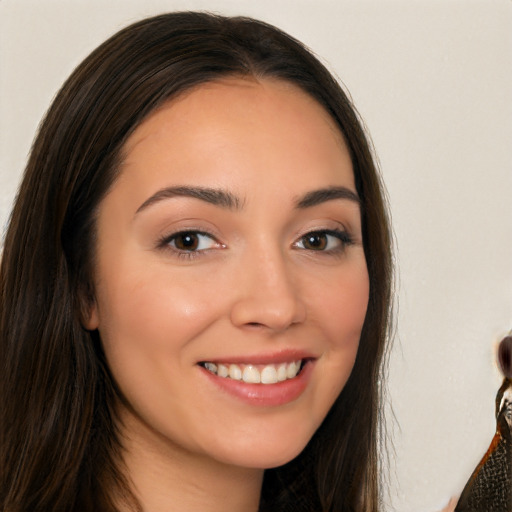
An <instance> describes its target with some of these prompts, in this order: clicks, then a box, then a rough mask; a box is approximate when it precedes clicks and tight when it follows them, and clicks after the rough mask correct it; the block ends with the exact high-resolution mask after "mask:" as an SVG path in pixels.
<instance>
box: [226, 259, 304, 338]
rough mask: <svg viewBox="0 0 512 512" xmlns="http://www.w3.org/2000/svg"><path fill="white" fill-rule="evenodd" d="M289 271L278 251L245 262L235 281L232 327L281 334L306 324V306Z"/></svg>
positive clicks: (288, 265)
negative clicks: (294, 326)
mask: <svg viewBox="0 0 512 512" xmlns="http://www.w3.org/2000/svg"><path fill="white" fill-rule="evenodd" d="M290 267H291V264H290V263H287V262H286V260H285V258H284V256H283V255H282V254H281V253H280V251H278V250H276V251H275V252H274V253H273V254H269V253H268V252H266V253H265V254H264V255H261V253H260V254H259V255H257V256H255V257H250V258H244V260H243V261H242V262H241V264H240V267H239V270H238V272H237V275H236V276H234V277H235V279H234V280H233V281H234V286H235V287H236V291H235V293H234V295H235V300H234V302H233V305H232V309H231V321H232V323H233V325H235V326H237V327H245V326H251V327H260V328H266V329H268V330H269V331H271V332H282V331H284V330H286V329H287V328H289V327H290V326H292V325H294V324H300V323H302V322H304V320H305V319H306V305H305V303H304V301H303V299H302V295H301V293H300V286H299V283H298V282H297V279H294V276H293V274H294V273H293V271H292V270H291V268H290Z"/></svg>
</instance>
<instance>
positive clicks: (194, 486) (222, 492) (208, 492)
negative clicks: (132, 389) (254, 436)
mask: <svg viewBox="0 0 512 512" xmlns="http://www.w3.org/2000/svg"><path fill="white" fill-rule="evenodd" d="M123 427H124V428H123V430H124V434H123V435H122V439H123V448H124V455H123V463H124V464H123V465H124V467H125V470H126V473H127V476H128V480H129V482H130V484H131V486H132V489H133V491H134V494H135V496H136V497H137V499H138V501H139V503H140V504H141V505H142V509H143V510H144V512H169V510H172V511H173V512H182V511H183V512H185V511H187V512H189V511H190V510H201V511H202V512H225V511H226V510H229V511H230V512H242V511H243V512H257V510H258V505H259V499H260V494H261V485H262V480H263V470H260V469H253V468H240V467H237V466H232V465H229V464H224V463H222V462H219V461H216V460H213V459H212V458H210V457H208V456H207V455H203V454H197V453H192V452H190V451H188V450H186V449H184V448H183V447H181V446H178V445H176V444H175V443H173V442H172V441H170V440H168V439H166V438H163V437H162V436H161V435H160V434H159V433H157V432H155V431H152V430H151V429H150V428H149V427H148V426H147V425H144V424H142V423H141V422H140V420H138V419H136V418H133V417H131V418H124V419H123ZM128 432H129V434H128ZM120 510H121V511H122V512H125V511H126V512H128V510H127V509H125V508H122V507H121V508H120ZM130 512H131V511H130Z"/></svg>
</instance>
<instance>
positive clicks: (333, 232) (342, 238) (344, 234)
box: [293, 228, 356, 254]
mask: <svg viewBox="0 0 512 512" xmlns="http://www.w3.org/2000/svg"><path fill="white" fill-rule="evenodd" d="M313 235H324V236H327V237H334V238H336V239H337V241H338V242H339V244H338V245H337V246H336V247H334V248H332V247H331V248H326V249H311V248H307V247H304V246H303V245H304V240H305V239H306V238H307V237H308V236H313ZM355 243H356V242H355V240H354V238H353V237H352V235H351V234H350V233H349V231H348V230H346V229H345V228H335V229H328V228H317V229H310V230H308V231H307V232H305V233H303V234H302V235H300V236H299V238H298V239H297V241H296V242H294V244H293V246H294V247H296V248H298V249H301V250H305V251H309V252H316V253H324V254H338V253H342V252H343V251H344V250H345V249H346V248H347V247H348V246H350V245H354V244H355ZM300 244H302V247H301V246H300Z"/></svg>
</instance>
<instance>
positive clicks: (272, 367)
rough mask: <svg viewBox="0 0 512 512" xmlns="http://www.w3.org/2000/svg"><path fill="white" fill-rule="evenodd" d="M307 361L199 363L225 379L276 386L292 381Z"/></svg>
mask: <svg viewBox="0 0 512 512" xmlns="http://www.w3.org/2000/svg"><path fill="white" fill-rule="evenodd" d="M307 361H308V360H307V359H299V360H297V361H290V362H286V363H278V364H266V365H263V364H234V363H212V362H209V361H205V362H202V363H199V364H200V366H202V367H203V368H205V369H206V370H207V371H209V372H210V373H212V374H213V375H216V376H217V377H222V378H226V379H232V380H238V381H242V382H245V383H247V384H277V383H278V382H284V381H286V380H290V379H294V378H295V377H297V375H298V374H299V373H300V372H301V371H302V369H303V368H304V365H305V364H306V363H307Z"/></svg>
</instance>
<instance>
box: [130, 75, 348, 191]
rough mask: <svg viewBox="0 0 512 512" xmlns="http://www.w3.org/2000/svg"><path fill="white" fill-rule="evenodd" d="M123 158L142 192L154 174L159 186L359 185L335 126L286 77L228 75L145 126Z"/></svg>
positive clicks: (182, 99)
mask: <svg viewBox="0 0 512 512" xmlns="http://www.w3.org/2000/svg"><path fill="white" fill-rule="evenodd" d="M123 153H124V154H123V157H124V158H123V165H122V168H121V180H122V179H123V175H124V178H125V179H127V178H130V177H131V178H133V179H135V180H136V181H137V180H138V181H140V186H141V187H142V186H143V185H144V183H143V181H146V182H147V174H148V173H149V172H151V174H152V176H153V181H155V183H156V182H157V181H158V182H159V184H160V185H161V186H166V185H169V183H166V181H167V182H168V181H169V180H170V179H171V178H172V180H173V182H174V183H177V184H180V182H182V183H185V182H187V183H188V182H190V180H192V181H197V182H199V183H201V184H206V185H211V186H223V185H226V184H227V182H229V185H230V188H233V184H235V188H236V183H235V182H234V181H233V176H235V175H238V176H239V177H243V179H244V180H245V181H246V183H247V184H249V183H250V181H251V177H252V178H253V179H254V178H256V181H258V179H259V180H260V181H261V180H263V179H264V180H265V181H266V182H267V184H268V185H274V186H278V187H286V188H288V189H290V188H293V185H294V183H292V182H291V181H290V180H291V178H294V179H295V178H297V177H298V176H300V177H301V186H303V188H305V189H307V188H315V187H317V186H318V184H317V183H316V182H318V180H322V179H323V181H324V182H325V183H324V184H325V185H339V184H340V179H341V181H343V185H352V184H353V172H352V164H351V161H350V156H349V153H348V151H347V148H346V145H345V141H344V139H343V136H342V134H341V131H340V129H339V128H338V126H337V124H336V122H335V121H334V120H333V118H332V117H331V116H330V115H329V114H328V112H327V111H326V110H325V109H324V108H323V107H322V106H321V105H320V104H319V103H318V102H317V101H316V100H315V99H313V98H312V97H311V96H310V95H308V94H307V93H305V92H304V91H302V89H300V88H299V87H297V86H295V85H293V84H290V83H288V82H284V81H280V80H270V79H258V80H257V79H254V78H250V79H246V78H243V79H241V78H226V79H223V80H219V81H215V82H209V83H206V84H202V85H200V86H198V87H195V88H193V89H191V90H189V91H187V92H185V93H183V94H181V95H180V96H178V97H177V98H173V99H171V100H169V101H168V102H167V103H165V104H164V105H163V106H162V107H160V108H159V109H157V110H156V111H155V112H154V113H153V114H151V115H150V116H149V117H148V118H147V119H146V120H145V121H144V122H143V123H141V124H140V125H139V126H138V127H137V129H136V130H135V131H134V132H133V134H132V135H131V136H130V138H129V139H128V141H127V143H126V145H125V148H124V152H123ZM256 170H257V172H255V171H256ZM322 173H323V174H322ZM137 174H138V177H137V176H136V175H137ZM143 178H144V179H143ZM308 179H310V181H311V183H310V184H308V183H307V182H308ZM330 182H333V183H330ZM147 192H148V193H149V192H150V190H148V191H147ZM301 192H302V190H298V193H301Z"/></svg>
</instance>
